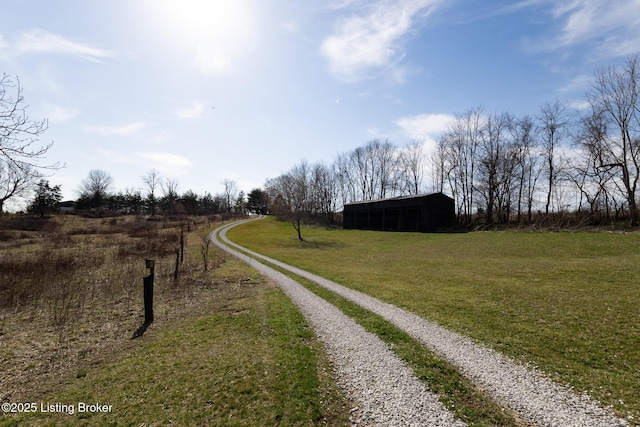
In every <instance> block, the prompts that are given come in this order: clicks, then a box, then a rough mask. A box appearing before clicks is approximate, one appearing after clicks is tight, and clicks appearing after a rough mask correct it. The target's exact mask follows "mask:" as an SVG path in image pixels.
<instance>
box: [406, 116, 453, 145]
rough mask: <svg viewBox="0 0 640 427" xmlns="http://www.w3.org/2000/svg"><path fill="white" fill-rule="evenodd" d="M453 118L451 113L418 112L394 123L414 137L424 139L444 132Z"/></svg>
mask: <svg viewBox="0 0 640 427" xmlns="http://www.w3.org/2000/svg"><path fill="white" fill-rule="evenodd" d="M453 120H454V117H453V116H451V115H449V114H418V115H415V116H411V117H402V118H400V119H397V120H394V121H393V123H394V124H396V125H397V126H399V127H400V128H401V129H402V130H403V131H404V133H405V134H407V136H409V137H411V138H412V139H417V140H422V139H426V138H429V137H432V136H434V135H435V136H437V135H439V134H441V133H443V132H444V131H446V130H447V127H448V126H449V124H450V123H451V122H452V121H453Z"/></svg>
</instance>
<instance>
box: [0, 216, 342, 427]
mask: <svg viewBox="0 0 640 427" xmlns="http://www.w3.org/2000/svg"><path fill="white" fill-rule="evenodd" d="M52 220H55V221H74V222H75V223H76V225H74V227H73V230H76V231H75V232H73V233H67V231H65V228H67V226H68V224H66V225H64V224H63V225H60V224H59V225H56V226H55V227H54V228H55V229H56V233H57V235H58V237H60V236H67V237H64V238H62V239H59V242H63V241H67V243H69V244H68V245H67V244H65V245H62V243H58V244H57V245H58V246H57V247H56V248H55V249H52V250H53V251H54V253H56V252H59V253H60V254H55V255H52V256H53V257H56V258H55V259H58V258H57V256H58V255H60V256H62V255H61V254H64V253H67V252H69V251H71V252H73V251H75V250H76V249H78V246H79V247H80V249H82V252H83V253H85V254H98V253H100V254H102V256H101V257H100V262H99V263H96V265H94V266H93V270H92V269H91V268H88V269H86V268H85V267H82V266H76V268H75V269H73V268H72V267H74V264H73V263H70V262H64V263H62V264H61V265H65V266H66V267H67V268H69V269H70V270H68V271H66V273H63V272H60V271H57V270H56V269H52V270H53V271H54V272H53V273H51V274H49V273H47V275H48V277H49V279H51V280H54V283H52V284H51V286H48V287H45V286H44V285H42V288H41V289H39V290H38V292H37V295H36V293H34V292H27V291H29V287H26V286H25V287H23V288H21V289H23V290H24V292H21V293H20V294H14V295H13V298H14V299H13V300H12V301H18V302H20V304H19V305H12V306H8V307H7V306H5V307H4V308H3V312H2V313H3V317H2V318H3V319H4V320H3V322H2V334H0V365H1V366H2V369H3V374H2V376H1V377H0V379H1V382H2V393H3V398H2V401H3V402H10V403H26V402H34V403H36V405H37V409H38V411H37V412H36V413H35V414H29V415H27V414H9V415H7V414H4V415H2V416H0V426H13V425H78V424H80V423H81V424H82V425H121V424H123V425H167V424H174V425H242V426H251V425H255V426H263V425H320V424H322V425H325V424H329V425H343V424H345V423H346V422H347V420H348V405H347V404H346V402H345V401H344V399H343V398H342V396H341V394H340V393H339V391H338V390H337V388H336V386H335V385H334V384H333V382H332V380H331V375H330V366H329V365H328V362H327V360H326V358H325V357H324V355H323V353H322V350H321V348H320V346H319V345H318V344H317V343H316V341H315V337H314V335H313V333H312V332H311V330H310V329H309V328H308V326H307V325H306V323H305V321H304V319H303V318H302V316H301V315H300V314H299V313H298V311H297V310H296V309H295V307H294V306H293V304H292V303H291V302H290V300H289V299H288V298H287V297H286V296H285V295H284V294H283V293H282V292H281V291H280V290H278V289H277V288H276V287H274V286H273V285H271V284H269V283H267V282H265V281H264V280H263V279H261V278H260V277H258V276H257V275H256V274H255V272H254V271H252V270H251V269H249V268H248V267H246V266H245V265H244V264H242V263H240V262H239V261H236V260H234V259H231V258H228V259H227V258H226V257H225V256H224V255H223V254H222V253H220V252H218V251H216V250H214V249H211V250H210V252H209V257H210V261H209V267H210V268H209V269H208V271H207V272H204V271H203V260H202V253H201V249H203V246H202V242H203V240H202V238H201V236H203V235H206V230H203V229H202V227H201V226H202V224H200V227H199V229H198V230H197V231H192V233H191V234H188V233H185V234H186V236H187V238H186V240H187V251H186V257H185V262H184V264H183V265H182V267H181V271H180V275H179V279H178V281H174V280H173V267H174V265H175V264H174V263H175V254H170V253H171V252H172V250H173V248H174V244H175V243H176V242H177V241H178V239H177V236H179V227H178V228H177V231H176V228H175V227H173V228H172V227H169V225H166V227H165V226H156V225H144V223H143V224H138V221H137V220H136V219H131V218H119V219H116V220H111V219H109V220H86V221H85V220H84V219H79V218H71V219H69V218H67V219H65V218H62V219H60V218H58V219H52ZM129 221H133V223H136V224H138V225H139V226H140V227H145V228H146V227H151V228H152V229H153V230H154V231H153V232H151V233H150V234H149V235H147V238H144V239H142V240H140V241H137V239H133V240H131V236H130V235H127V232H125V228H124V225H123V224H120V222H129ZM205 223H206V221H205ZM102 225H108V227H107V226H105V227H102ZM121 225H122V228H119V227H120V226H121ZM173 225H174V226H175V225H176V224H173ZM86 226H89V227H90V228H91V226H93V230H94V231H93V233H92V234H91V237H92V238H91V239H85V236H86V234H84V233H77V230H78V228H76V227H81V228H82V229H85V227H86ZM178 226H180V224H178ZM128 227H129V225H127V229H128ZM158 228H159V229H158ZM163 228H166V233H165V232H164V231H163V230H162V229H163ZM185 228H186V227H185ZM114 229H119V231H117V232H113V233H110V232H109V231H108V230H111V231H114ZM39 233H41V231H40V232H39ZM156 233H158V234H160V235H161V236H159V239H158V240H156V239H151V237H153V235H155V234H156ZM45 234H47V233H45ZM128 234H135V235H137V234H138V233H128ZM165 234H166V235H165ZM145 235H146V234H145ZM49 237H51V236H49ZM21 239H23V240H24V241H22V242H21V241H19V240H18V239H12V240H8V242H9V243H10V244H5V246H4V247H2V248H0V251H1V250H2V249H4V250H7V251H9V250H10V251H11V252H10V253H11V254H12V255H13V256H12V258H10V261H11V262H9V261H7V258H8V257H7V256H5V261H4V264H2V268H3V269H4V270H8V269H10V268H11V272H15V271H18V270H20V269H19V268H18V267H15V266H16V265H25V264H29V263H31V262H33V261H34V259H35V260H40V259H42V258H39V257H40V256H41V255H39V254H40V251H41V250H43V249H42V245H47V244H49V243H46V241H47V240H46V239H41V238H40V237H38V236H37V235H35V234H34V235H28V233H25V234H24V235H23V236H22V237H21ZM164 240H168V241H169V244H168V245H166V248H165V249H161V248H160V242H161V241H164ZM154 242H155V243H154ZM149 245H152V246H153V245H156V246H157V247H156V249H149V247H148V246H149ZM136 246H139V249H140V250H139V251H137V252H136V253H135V254H133V253H131V252H133V251H134V249H135V247H136ZM145 248H146V249H145ZM8 253H9V252H5V255H6V254H8ZM78 253H80V252H78ZM130 256H131V257H133V258H135V260H134V259H129V257H130ZM33 257H36V258H33ZM145 257H155V258H156V289H155V294H156V295H155V301H154V302H155V321H154V323H153V324H151V326H150V327H149V329H148V330H147V331H146V333H145V334H144V336H143V337H141V338H138V339H135V340H131V339H130V338H131V335H132V333H133V331H134V330H135V329H136V328H137V327H138V326H140V324H141V322H142V320H143V317H142V314H143V313H142V295H141V288H142V284H141V282H142V280H141V278H142V276H143V275H145V274H146V271H145V269H144V262H143V259H144V258H145ZM134 261H135V262H134ZM130 262H131V263H134V264H135V266H133V265H129V263H130ZM138 265H139V266H138ZM212 267H216V268H212ZM20 268H22V267H20ZM4 270H2V271H4ZM23 270H24V269H23ZM2 271H0V272H2ZM88 274H90V275H91V278H92V281H91V282H88V281H87V280H86V277H85V276H87V275H88ZM60 278H66V280H61V279H60ZM24 280H26V281H27V283H29V284H34V283H35V284H38V283H40V279H36V278H34V277H32V276H28V275H27V276H26V278H25V279H24ZM16 283H23V282H22V281H18V282H16ZM83 284H84V285H85V287H88V286H89V285H90V284H91V285H92V286H91V287H90V289H86V290H85V291H83V292H80V293H79V294H78V295H76V294H75V293H72V292H67V291H65V289H77V290H80V289H82V285H83ZM72 296H73V297H72ZM56 307H58V308H60V307H66V308H65V310H66V314H64V316H61V315H57V316H58V320H57V321H56V313H59V312H60V310H58V309H56ZM79 402H84V403H88V404H95V403H100V404H103V405H111V412H108V413H89V412H87V413H81V414H79V413H78V412H77V411H78V409H79V405H78V403H79ZM56 403H60V404H63V405H67V406H66V407H65V409H66V410H65V411H64V413H53V412H48V413H43V412H41V406H40V405H41V404H44V405H45V407H47V405H48V404H50V405H55V404H56ZM69 405H73V409H74V412H75V413H74V414H73V415H70V414H69V413H68V412H69V411H68V408H69Z"/></svg>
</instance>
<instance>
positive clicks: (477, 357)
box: [217, 224, 628, 427]
mask: <svg viewBox="0 0 640 427" xmlns="http://www.w3.org/2000/svg"><path fill="white" fill-rule="evenodd" d="M235 225H238V224H234V225H231V226H229V227H226V228H225V229H224V230H223V231H221V232H220V237H221V238H222V239H223V240H224V241H225V243H226V244H227V245H230V246H234V247H236V248H238V249H241V250H243V251H244V252H246V253H248V254H251V255H252V256H254V257H257V258H260V259H263V260H265V261H267V262H270V263H272V264H274V265H277V266H279V267H281V268H283V269H285V270H287V271H290V272H292V273H294V274H297V275H299V276H301V277H304V278H305V279H308V280H310V281H312V282H315V283H317V284H318V285H320V286H322V287H325V288H326V289H329V290H331V291H332V292H335V293H336V294H338V295H341V296H343V297H344V298H346V299H348V300H349V301H352V302H354V303H356V304H358V305H360V306H361V307H363V308H365V309H367V310H370V311H372V312H374V313H376V314H378V315H380V316H382V317H383V318H385V319H386V320H388V321H389V322H391V323H393V324H394V325H396V326H397V327H399V328H401V329H403V330H404V331H406V332H407V333H408V334H410V335H411V336H412V337H414V338H415V339H417V340H418V341H420V342H421V343H423V344H424V345H425V346H427V347H428V348H429V349H431V350H432V351H434V352H435V353H437V354H439V355H440V356H441V357H443V358H444V359H446V360H447V361H449V362H450V363H451V364H453V365H455V366H457V367H458V368H459V369H460V370H461V372H462V373H463V374H465V375H466V376H467V377H468V378H470V379H471V380H472V381H473V382H475V383H476V384H477V385H479V386H480V387H481V388H482V389H483V390H485V391H486V392H487V393H488V394H489V395H490V396H492V397H493V398H494V399H495V400H496V401H498V402H501V403H502V404H504V405H505V406H508V407H510V408H512V409H513V410H515V411H517V412H518V414H519V415H520V416H521V417H522V418H523V419H525V420H527V421H529V422H530V423H533V424H534V425H539V426H549V427H551V426H581V427H591V426H593V427H596V426H597V427H600V426H602V427H614V426H627V425H628V423H627V422H626V421H625V420H622V419H620V418H618V417H616V416H615V415H614V414H612V413H611V412H610V411H609V410H607V409H605V408H602V407H601V406H599V405H598V403H597V402H594V401H593V400H592V399H590V397H589V396H588V395H586V394H576V393H575V392H573V391H572V390H571V389H570V388H569V387H566V386H563V385H560V384H558V383H555V382H553V381H551V380H550V379H548V378H547V377H545V376H544V375H543V374H542V373H540V372H538V371H536V370H535V369H534V368H531V367H527V366H524V365H522V364H520V363H518V362H516V361H514V360H512V359H510V358H508V357H506V356H504V355H502V354H500V353H498V352H497V351H495V350H493V349H490V348H488V347H485V346H483V345H481V344H478V343H475V342H474V341H472V340H471V339H469V338H468V337H465V336H463V335H460V334H458V333H455V332H452V331H449V330H447V329H445V328H443V327H441V326H439V325H438V324H436V323H434V322H431V321H428V320H426V319H424V318H421V317H419V316H417V315H415V314H413V313H410V312H408V311H406V310H403V309H401V308H398V307H396V306H394V305H391V304H388V303H385V302H382V301H380V300H378V299H376V298H373V297H371V296H369V295H367V294H364V293H362V292H359V291H356V290H353V289H349V288H346V287H344V286H342V285H339V284H337V283H335V282H332V281H330V280H327V279H325V278H322V277H320V276H317V275H315V274H312V273H309V272H307V271H305V270H302V269H299V268H297V267H293V266H290V265H288V264H285V263H282V262H280V261H278V260H275V259H272V258H269V257H266V256H264V255H261V254H258V253H256V252H253V251H250V250H248V249H246V248H243V247H242V246H240V245H237V244H235V243H233V242H231V241H230V240H228V238H227V237H226V230H227V229H228V228H231V227H233V226H235ZM217 244H218V245H219V246H221V247H223V248H224V249H225V250H228V251H231V252H232V253H234V255H236V256H239V255H242V254H238V253H237V252H236V251H232V250H231V249H229V248H225V247H224V245H222V244H220V243H217ZM241 259H244V261H245V262H247V263H249V264H250V265H252V266H253V267H254V268H257V269H259V270H260V268H263V267H265V266H264V265H263V264H260V263H258V261H256V260H254V259H253V258H250V257H247V256H245V255H242V256H241ZM258 266H262V267H260V268H258ZM266 268H267V269H269V268H268V267H266ZM269 270H271V269H269ZM261 271H262V270H261ZM272 271H273V270H272ZM263 273H264V274H267V273H265V272H263ZM278 274H279V273H278ZM267 275H269V274H267ZM269 276H270V275H269ZM270 277H271V276H270ZM284 277H286V276H284ZM287 279H288V278H287ZM289 280H291V279H289ZM294 283H295V282H294ZM281 286H282V285H281ZM291 286H293V285H291ZM297 286H299V287H301V285H297ZM302 288H303V287H302ZM303 289H304V288H303ZM305 290H306V289H305ZM285 291H286V290H285ZM307 292H308V293H309V294H311V295H314V296H315V294H313V293H311V292H309V291H307ZM306 298H309V300H311V299H312V298H311V297H310V296H306V297H305V299H306ZM292 299H293V297H292ZM316 299H320V300H321V301H324V300H322V299H321V298H319V297H316ZM294 302H295V300H294ZM297 304H298V303H297ZM326 304H328V303H326ZM320 305H322V303H321V302H319V301H315V302H314V303H311V307H310V308H305V309H304V310H310V311H311V312H314V311H316V310H317V308H314V307H318V306H320ZM331 307H333V306H331ZM333 309H334V310H337V309H336V308H335V307H333ZM301 310H303V309H302V308H301ZM338 311H339V310H338ZM303 312H304V311H303ZM305 315H307V314H306V313H305ZM309 315H310V314H309ZM335 315H337V314H335ZM332 316H333V315H332ZM343 316H344V315H343ZM320 321H321V322H322V320H320ZM351 322H352V323H353V325H351V324H350V326H349V327H348V329H349V330H351V329H352V328H357V327H358V325H357V324H356V323H355V322H353V321H351ZM311 323H312V324H314V325H315V323H313V321H312V322H311ZM344 325H346V323H345V324H344ZM318 333H319V335H323V334H324V332H318ZM332 333H338V335H344V336H348V337H349V338H348V340H347V343H346V345H347V346H348V345H349V340H352V339H353V340H354V341H353V343H355V342H360V341H355V340H356V338H355V337H351V336H350V335H349V334H348V331H347V327H346V326H345V328H344V329H337V330H333V332H332ZM323 336H324V335H323ZM378 341H379V340H378ZM362 344H363V345H365V342H364V341H362ZM382 345H384V344H382ZM329 346H331V344H329ZM354 348H355V347H354ZM347 353H348V352H347ZM337 357H338V359H339V360H340V361H341V363H342V362H344V363H345V364H349V363H353V362H349V361H348V359H342V358H341V357H342V356H337ZM363 357H364V356H363ZM362 360H363V361H364V363H365V364H369V363H373V361H374V360H375V357H374V358H372V359H370V360H369V359H366V358H365V359H362ZM380 363H382V364H379V365H378V364H376V366H379V367H378V368H376V369H379V370H380V371H379V373H380V372H382V371H383V370H391V369H396V367H395V365H392V364H388V365H386V364H385V363H387V362H380ZM389 363H390V362H389ZM349 366H351V365H349ZM348 369H350V370H353V369H356V370H357V369H364V367H362V366H360V367H358V366H355V367H354V366H351V367H350V368H348ZM406 369H408V368H406ZM374 374H375V370H374ZM389 375H393V374H389ZM357 387H368V385H367V383H366V381H365V382H358V386H357ZM402 392H404V391H402ZM407 392H409V393H412V392H411V391H407ZM389 393H390V394H394V392H389ZM395 393H401V391H400V390H398V391H396V392H395ZM415 396H420V399H422V396H421V395H415ZM407 398H408V399H411V395H408V397H407ZM383 402H384V399H380V398H379V397H378V396H376V397H371V399H368V400H367V404H373V405H383ZM365 407H366V406H365ZM370 411H371V410H370V409H365V410H363V411H362V413H363V414H366V415H367V416H368V414H369V413H370ZM409 412H410V411H409ZM406 413H407V412H405V414H406ZM392 419H393V420H399V418H397V417H392ZM394 422H395V421H394ZM398 422H399V421H398ZM387 425H392V424H387ZM397 425H411V424H407V423H406V422H405V423H400V424H397ZM416 425H420V424H419V423H418V424H416ZM422 425H436V424H422ZM437 425H454V424H437Z"/></svg>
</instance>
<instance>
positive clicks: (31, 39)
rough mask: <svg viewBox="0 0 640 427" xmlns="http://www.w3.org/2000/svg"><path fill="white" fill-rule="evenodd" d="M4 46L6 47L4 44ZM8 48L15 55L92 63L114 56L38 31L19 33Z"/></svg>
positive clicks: (111, 52)
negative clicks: (41, 55) (66, 57)
mask: <svg viewBox="0 0 640 427" xmlns="http://www.w3.org/2000/svg"><path fill="white" fill-rule="evenodd" d="M5 46H7V44H6V43H5ZM9 46H10V47H11V49H12V50H13V52H14V53H16V54H28V53H53V54H58V55H70V56H76V57H78V58H82V59H85V60H87V61H92V62H102V59H105V58H110V57H113V56H115V52H113V51H110V50H105V49H99V48H96V47H92V46H90V45H86V44H82V43H79V42H76V41H73V40H71V39H69V38H66V37H64V36H61V35H59V34H53V33H50V32H48V31H45V30H40V29H34V30H30V31H27V32H23V33H21V34H20V36H19V37H18V38H17V39H16V40H15V41H14V42H13V43H12V44H11V45H9Z"/></svg>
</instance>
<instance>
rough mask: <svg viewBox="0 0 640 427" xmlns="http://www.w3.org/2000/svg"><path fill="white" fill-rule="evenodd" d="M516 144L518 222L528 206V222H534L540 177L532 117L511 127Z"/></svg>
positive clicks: (523, 119) (526, 117) (525, 118)
mask: <svg viewBox="0 0 640 427" xmlns="http://www.w3.org/2000/svg"><path fill="white" fill-rule="evenodd" d="M511 134H512V138H513V140H514V143H515V150H514V156H515V160H516V168H515V173H516V174H517V176H515V177H514V178H515V179H517V187H518V188H517V204H518V207H517V220H518V222H521V221H522V216H523V209H524V208H525V206H526V213H527V221H528V222H531V220H532V210H533V201H534V195H535V192H536V184H537V182H538V177H539V176H540V172H541V169H540V168H539V167H538V166H539V158H540V156H539V155H538V145H537V140H536V138H535V132H534V123H533V120H532V119H531V117H529V116H525V117H523V118H522V119H520V120H516V121H515V122H514V123H513V126H512V127H511Z"/></svg>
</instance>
